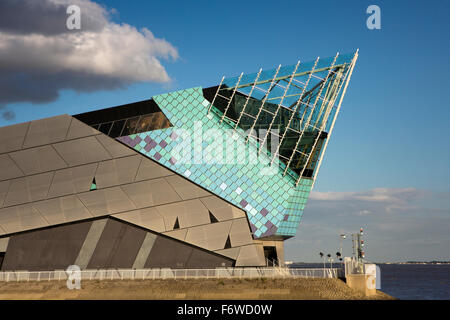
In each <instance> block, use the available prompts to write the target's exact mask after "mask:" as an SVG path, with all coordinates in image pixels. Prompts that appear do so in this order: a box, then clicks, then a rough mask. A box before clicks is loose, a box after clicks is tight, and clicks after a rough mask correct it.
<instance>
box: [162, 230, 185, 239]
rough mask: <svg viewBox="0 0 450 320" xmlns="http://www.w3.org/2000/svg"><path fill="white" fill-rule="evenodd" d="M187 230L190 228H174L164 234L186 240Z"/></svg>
mask: <svg viewBox="0 0 450 320" xmlns="http://www.w3.org/2000/svg"><path fill="white" fill-rule="evenodd" d="M187 231H188V229H181V230H173V231H169V232H165V233H164V235H166V236H168V237H171V238H174V239H178V240H181V241H185V239H186V234H187Z"/></svg>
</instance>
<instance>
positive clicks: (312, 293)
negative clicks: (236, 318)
mask: <svg viewBox="0 0 450 320" xmlns="http://www.w3.org/2000/svg"><path fill="white" fill-rule="evenodd" d="M4 299H13V300H16V299H44V300H55V299H56V300H61V299H62V300H65V299H83V300H92V299H102V300H104V299H118V300H123V299H151V300H153V299H170V300H172V299H192V300H197V299H200V300H204V299H208V300H209V299H211V300H215V299H233V300H239V299H262V300H277V299H283V300H285V299H294V300H329V299H331V300H349V299H393V298H392V297H391V296H389V295H387V294H385V293H383V292H380V291H379V292H378V293H377V295H376V296H373V297H370V298H369V297H365V296H363V295H361V294H360V293H358V292H357V291H355V290H352V289H350V288H349V287H348V286H347V285H346V284H345V283H344V282H343V281H341V280H338V279H242V280H241V279H219V280H217V279H208V280H121V281H120V280H119V281H117V280H115V281H111V280H103V281H99V280H92V281H86V280H83V281H82V283H81V289H80V290H68V289H67V287H66V282H65V281H50V282H34V281H33V282H8V283H6V282H0V300H4Z"/></svg>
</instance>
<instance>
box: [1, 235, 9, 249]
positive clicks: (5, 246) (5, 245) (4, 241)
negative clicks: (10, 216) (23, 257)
mask: <svg viewBox="0 0 450 320" xmlns="http://www.w3.org/2000/svg"><path fill="white" fill-rule="evenodd" d="M8 243H9V238H1V239H0V252H6V250H7V249H8Z"/></svg>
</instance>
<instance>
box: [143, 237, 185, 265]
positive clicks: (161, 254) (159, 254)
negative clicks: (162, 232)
mask: <svg viewBox="0 0 450 320" xmlns="http://www.w3.org/2000/svg"><path fill="white" fill-rule="evenodd" d="M192 250H193V248H192V247H190V246H188V245H185V244H183V243H180V242H178V241H176V240H172V239H168V238H165V237H161V236H158V237H156V240H155V243H154V244H153V247H152V250H151V251H150V254H149V256H148V258H147V261H146V262H145V268H161V267H163V268H174V269H175V268H186V265H187V262H188V260H189V257H190V256H191V254H192Z"/></svg>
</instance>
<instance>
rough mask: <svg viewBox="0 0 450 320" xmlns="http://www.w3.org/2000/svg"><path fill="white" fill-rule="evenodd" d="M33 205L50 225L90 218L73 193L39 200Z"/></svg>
mask: <svg viewBox="0 0 450 320" xmlns="http://www.w3.org/2000/svg"><path fill="white" fill-rule="evenodd" d="M33 206H34V207H35V208H36V209H37V210H38V211H39V213H40V214H41V215H42V216H43V217H44V218H45V220H46V221H48V223H49V224H50V225H54V224H60V223H66V222H72V221H77V220H83V219H87V218H92V215H91V214H90V213H89V211H88V210H87V209H86V207H85V206H84V205H83V203H82V202H81V201H80V200H79V199H78V198H77V197H76V196H75V195H73V196H66V197H60V198H55V199H50V200H44V201H39V202H36V203H34V204H33Z"/></svg>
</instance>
